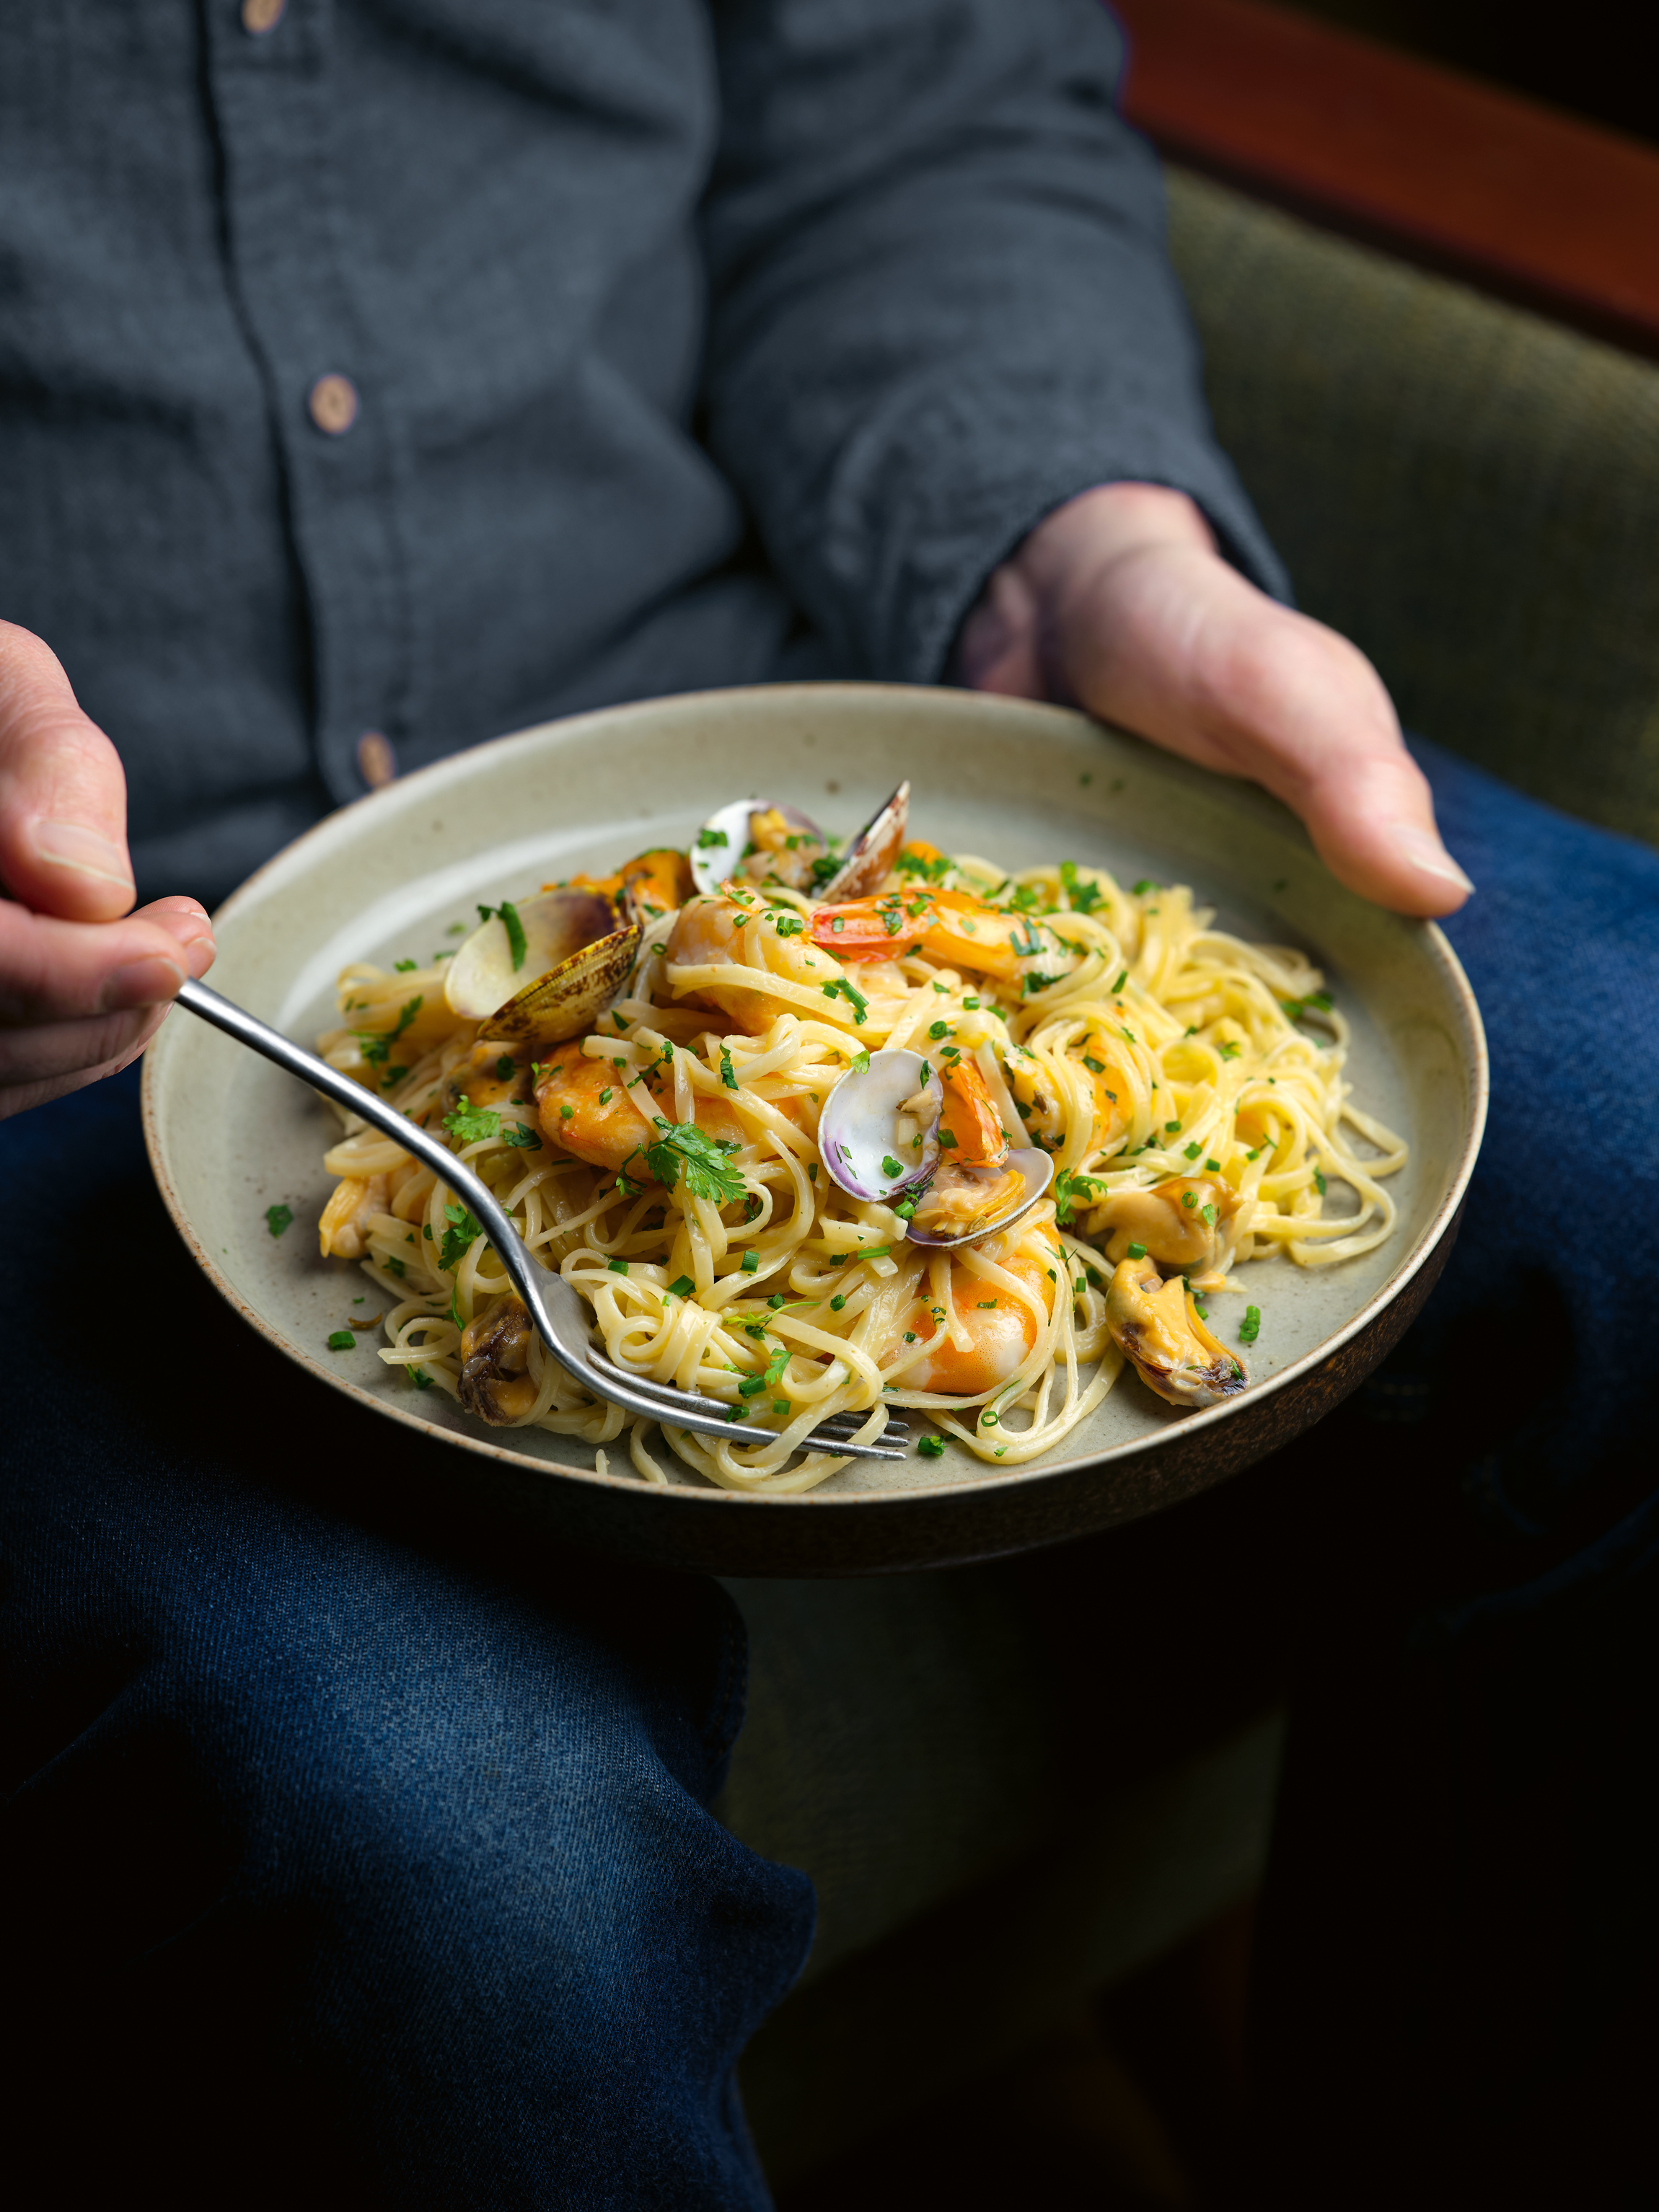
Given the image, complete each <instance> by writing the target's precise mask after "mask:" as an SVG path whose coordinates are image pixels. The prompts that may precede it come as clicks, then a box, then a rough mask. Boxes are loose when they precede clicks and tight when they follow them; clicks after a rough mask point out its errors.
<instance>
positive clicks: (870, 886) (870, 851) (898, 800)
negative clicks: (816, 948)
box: [814, 781, 910, 900]
mask: <svg viewBox="0 0 1659 2212" xmlns="http://www.w3.org/2000/svg"><path fill="white" fill-rule="evenodd" d="M909 821H910V786H909V784H908V781H907V782H904V783H902V784H900V786H899V787H898V789H897V790H896V792H895V793H893V795H892V797H891V798H890V799H889V800H888V802H887V804H886V805H884V807H883V808H882V809H881V810H880V811H879V812H878V813H876V814H873V815H872V817H871V818H870V819H869V821H867V822H866V823H865V825H864V827H863V829H860V831H859V834H858V836H856V837H854V840H853V842H852V843H851V844H850V845H849V846H848V848H847V850H846V852H845V854H843V855H842V863H841V866H839V867H838V868H837V869H836V872H835V874H834V875H833V876H831V877H830V878H829V881H828V883H825V884H820V885H819V886H818V888H817V891H816V892H815V893H814V896H815V897H817V898H821V899H826V900H829V899H843V900H844V899H855V898H865V897H867V896H869V894H870V893H871V892H872V891H873V890H875V889H876V887H877V886H878V884H881V883H882V882H883V881H884V879H885V878H887V877H888V876H890V874H891V873H892V872H893V864H894V863H895V861H896V860H897V859H898V856H899V850H900V848H901V847H902V845H903V843H904V836H905V831H906V830H907V829H908V826H909Z"/></svg>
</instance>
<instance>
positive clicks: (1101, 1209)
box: [1090, 1176, 1241, 1279]
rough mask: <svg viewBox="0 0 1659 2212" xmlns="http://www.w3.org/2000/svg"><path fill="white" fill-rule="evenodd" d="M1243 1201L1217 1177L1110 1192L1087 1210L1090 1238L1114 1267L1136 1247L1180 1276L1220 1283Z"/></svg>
mask: <svg viewBox="0 0 1659 2212" xmlns="http://www.w3.org/2000/svg"><path fill="white" fill-rule="evenodd" d="M1240 1205H1241V1200H1240V1198H1239V1194H1238V1193H1237V1191H1236V1190H1235V1189H1234V1188H1233V1186H1232V1185H1231V1183H1230V1182H1227V1181H1226V1179H1225V1177H1224V1176H1169V1177H1168V1178H1167V1179H1166V1180H1165V1181H1164V1182H1158V1183H1153V1184H1152V1187H1151V1188H1149V1189H1148V1188H1136V1189H1129V1190H1117V1191H1114V1192H1113V1193H1112V1194H1111V1196H1110V1197H1109V1198H1106V1199H1103V1200H1101V1201H1100V1202H1099V1203H1098V1204H1097V1205H1096V1206H1094V1207H1093V1209H1092V1210H1091V1215H1090V1233H1091V1236H1095V1237H1104V1238H1105V1239H1106V1256H1107V1258H1108V1259H1109V1260H1110V1261H1113V1262H1114V1263H1116V1262H1117V1261H1121V1260H1124V1259H1127V1256H1128V1253H1129V1249H1130V1247H1131V1245H1134V1244H1138V1245H1139V1246H1140V1248H1141V1249H1142V1250H1143V1251H1144V1252H1145V1253H1146V1256H1147V1258H1148V1259H1149V1260H1152V1261H1155V1262H1157V1263H1158V1265H1159V1266H1161V1267H1173V1268H1174V1269H1176V1272H1177V1273H1180V1274H1183V1275H1200V1274H1201V1275H1204V1276H1206V1277H1209V1278H1212V1279H1213V1278H1218V1277H1220V1276H1222V1275H1225V1273H1226V1272H1227V1269H1228V1267H1230V1266H1231V1262H1232V1256H1233V1248H1234V1246H1235V1245H1236V1244H1237V1241H1238V1230H1239V1221H1240V1212H1239V1209H1240Z"/></svg>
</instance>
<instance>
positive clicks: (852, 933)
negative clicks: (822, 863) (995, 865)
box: [812, 890, 1079, 982]
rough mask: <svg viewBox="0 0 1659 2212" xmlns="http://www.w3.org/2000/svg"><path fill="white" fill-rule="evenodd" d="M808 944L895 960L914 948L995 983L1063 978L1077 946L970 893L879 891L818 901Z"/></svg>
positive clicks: (846, 955)
mask: <svg viewBox="0 0 1659 2212" xmlns="http://www.w3.org/2000/svg"><path fill="white" fill-rule="evenodd" d="M812 942H813V943H814V944H815V945H820V946H822V947H823V950H824V951H835V952H836V953H838V954H839V955H840V956H841V957H842V959H843V960H896V959H899V958H902V957H903V955H904V954H906V953H908V952H916V951H921V952H926V953H927V954H929V955H930V956H931V957H933V958H934V959H936V960H942V961H947V962H948V963H950V965H951V967H953V968H965V969H968V970H969V973H970V974H972V975H990V976H993V977H994V978H995V979H996V980H997V981H1000V982H1007V981H1018V978H1019V977H1021V976H1022V975H1030V974H1034V973H1039V972H1040V973H1042V974H1043V975H1046V976H1047V977H1048V979H1049V980H1050V981H1052V980H1053V979H1054V977H1056V976H1058V975H1068V974H1069V973H1070V972H1071V970H1072V969H1073V968H1074V967H1075V966H1076V965H1077V962H1078V957H1079V951H1078V948H1077V947H1076V946H1075V945H1072V944H1071V943H1070V942H1069V941H1068V940H1067V939H1066V938H1064V937H1062V936H1061V935H1060V933H1059V932H1058V931H1057V930H1054V929H1051V928H1049V927H1048V924H1047V923H1046V922H1041V921H1036V920H1034V919H1033V917H1032V916H1031V915H1024V914H1005V913H1004V912H1003V910H1002V908H1000V907H994V906H987V904H986V902H985V901H984V900H983V899H979V898H975V896H974V895H973V893H972V892H971V891H936V890H921V891H917V892H915V895H914V896H913V895H912V894H911V893H910V892H908V891H902V890H893V891H883V892H882V893H881V894H880V896H878V897H876V898H862V899H850V900H848V902H847V903H846V904H845V905H841V906H821V907H819V908H817V910H816V911H815V912H814V914H813V915H812Z"/></svg>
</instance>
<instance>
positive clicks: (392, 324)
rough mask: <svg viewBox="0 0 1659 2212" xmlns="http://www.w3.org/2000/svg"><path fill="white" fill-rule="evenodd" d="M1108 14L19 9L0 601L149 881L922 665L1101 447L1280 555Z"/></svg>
mask: <svg viewBox="0 0 1659 2212" xmlns="http://www.w3.org/2000/svg"><path fill="white" fill-rule="evenodd" d="M1120 61H1121V40H1120V37H1119V33H1117V31H1116V29H1115V26H1114V25H1113V23H1112V22H1111V21H1110V19H1109V16H1107V15H1105V14H1104V13H1103V10H1102V9H1100V8H1099V7H1098V6H1097V4H1096V0H715V4H713V5H710V4H706V0H399V4H398V6H396V7H395V8H394V7H391V6H387V5H385V4H380V5H376V4H371V0H286V4H283V0H53V4H52V5H51V6H50V7H35V6H20V7H14V8H10V9H6V10H4V11H3V14H0V616H3V617H5V618H6V619H8V620H9V621H12V622H15V623H22V624H23V625H25V626H26V627H27V628H28V629H33V630H34V631H36V632H38V633H39V634H40V635H42V636H43V637H45V638H46V641H47V642H48V643H49V644H51V645H52V647H54V648H55V650H56V651H57V652H58V655H59V656H60V658H61V659H63V661H64V665H65V666H66V668H67V670H68V672H69V675H70V680H71V682H72V683H73V684H74V685H75V687H76V692H77V695H78V696H79V697H80V699H81V701H82V705H83V706H84V707H85V708H87V710H88V713H89V714H92V715H93V716H94V719H95V720H98V721H99V722H100V723H101V725H102V726H104V727H105V728H106V730H107V731H108V732H109V733H110V735H111V736H112V738H113V739H114V740H115V742H116V744H117V745H118V747H119V749H120V751H121V754H122V757H123V758H124V760H125V763H126V768H127V773H128V778H129V783H130V787H131V828H132V834H133V840H134V849H135V858H136V860H137V866H138V870H139V877H140V887H141V894H142V895H143V896H151V895H153V894H155V893H156V892H159V891H162V890H191V891H194V892H196V893H197V895H198V896H205V897H208V898H210V899H215V898H217V897H219V896H222V894H223V893H224V892H225V891H226V890H228V889H229V888H230V886H231V885H232V884H234V883H235V882H236V881H237V880H239V878H240V877H241V876H242V875H243V874H245V873H246V872H247V870H248V869H249V868H251V867H252V866H254V865H255V864H256V863H257V862H258V860H261V859H262V858H263V857H264V855H265V854H268V853H270V851H272V850H273V849H275V848H276V847H277V846H278V845H280V844H282V843H283V842H285V841H286V840H287V839H288V838H289V837H291V836H294V835H295V834H296V833H297V832H298V831H300V830H301V829H303V828H305V827H306V826H307V824H308V823H310V822H312V821H313V820H314V819H316V818H317V817H318V816H319V814H320V813H322V812H323V811H326V810H327V809H328V808H329V807H330V806H331V805H337V804H338V803H340V802H341V801H343V800H345V799H350V798H353V797H356V796H357V795H358V794H360V793H361V792H362V790H363V789H364V787H365V775H366V773H367V774H368V775H369V777H370V779H371V780H373V779H374V775H375V774H376V773H377V770H378V771H379V772H382V773H383V772H384V767H385V764H386V763H388V762H391V761H395V763H396V764H397V765H398V767H399V768H400V769H404V768H409V767H411V766H415V765H417V764H419V763H422V762H426V761H429V760H432V759H434V758H435V757H438V756H439V755H441V754H443V753H445V752H448V751H451V750H454V749H455V748H456V747H458V746H462V745H465V744H471V743H475V742H477V740H478V739H480V738H487V737H490V736H493V735H495V734H498V733H499V732H502V731H504V730H507V729H511V728H513V727H515V726H521V725H523V724H526V723H528V722H531V721H534V720H538V719H541V718H543V717H545V716H547V715H550V714H556V713H559V712H562V711H566V710H569V709H573V708H580V707H583V706H590V705H593V704H597V703H599V702H604V701H607V700H611V699H616V698H622V697H627V696H643V695H645V694H648V693H652V692H659V691H667V690H683V689H689V688H695V687H699V686H703V685H708V684H723V683H744V682H750V681H756V680H761V679H764V678H769V677H772V676H775V675H778V674H787V673H792V672H797V673H821V674H837V675H852V676H870V677H877V678H890V679H896V680H910V681H921V682H929V681H935V680H937V679H938V678H939V674H940V672H941V670H942V668H943V665H944V664H945V657H946V655H947V653H948V651H949V647H950V644H951V638H952V636H953V634H954V632H955V630H956V629H957V625H958V624H959V623H960V622H961V619H962V617H963V613H964V612H965V611H966V610H967V608H968V607H969V605H971V604H972V601H973V599H974V597H975V593H976V592H977V591H978V589H979V587H980V586H981V583H982V581H983V580H984V578H985V576H986V574H987V572H988V571H989V569H990V568H992V567H994V564H995V563H996V562H997V561H998V560H999V559H1000V558H1001V557H1002V556H1004V555H1005V554H1006V552H1007V551H1008V550H1010V549H1011V548H1012V546H1013V545H1014V544H1016V543H1017V542H1018V539H1019V538H1020V537H1021V536H1022V535H1023V534H1024V532H1026V531H1027V530H1028V529H1029V528H1030V526H1031V525H1032V523H1033V522H1034V521H1035V520H1037V519H1038V518H1039V517H1040V516H1041V515H1042V513H1044V512H1045V511H1047V510H1048V509H1049V508H1051V507H1054V505H1056V504H1057V503H1058V502H1059V501H1061V500H1064V499H1066V498H1067V497H1069V496H1070V495H1073V494H1074V493H1076V492H1078V491H1080V490H1082V489H1085V488H1086V487H1088V486H1089V485H1091V484H1092V483H1100V482H1103V481H1109V480H1111V479H1113V478H1121V477H1133V478H1139V479H1144V480H1151V481H1155V482H1161V483H1171V484H1175V485H1177V486H1180V487H1182V488H1183V489H1186V490H1188V492H1190V493H1191V494H1192V495H1194V497H1195V498H1196V499H1197V500H1198V501H1200V505H1201V506H1202V507H1204V508H1205V510H1206V513H1208V514H1209V516H1210V518H1211V520H1212V523H1213V524H1214V526H1215V527H1216V529H1217V530H1218V533H1219V535H1220V537H1221V538H1222V541H1223V543H1224V545H1225V547H1226V549H1227V550H1228V551H1229V552H1230V554H1231V556H1232V557H1233V558H1235V559H1237V560H1238V561H1239V562H1241V564H1242V565H1243V566H1244V567H1246V568H1248V569H1249V571H1250V573H1252V574H1255V575H1256V576H1257V577H1258V579H1259V580H1262V581H1264V582H1266V583H1267V584H1268V585H1269V586H1274V585H1275V584H1276V582H1277V570H1276V568H1275V566H1274V562H1273V555H1272V553H1271V551H1270V550H1269V549H1268V548H1267V546H1266V544H1264V542H1263V540H1262V538H1261V532H1260V529H1259V526H1257V524H1256V522H1255V519H1254V517H1253V515H1252V514H1251V512H1250V509H1249V505H1248V503H1247V501H1245V499H1244V497H1243V494H1242V492H1241V490H1240V489H1239V487H1238V485H1237V482H1236V481H1235V479H1234V477H1233V476H1232V473H1231V470H1230V469H1229V467H1228V465H1227V464H1226V463H1225V460H1224V459H1222V457H1221V456H1220V455H1219V454H1218V453H1217V451H1216V449H1215V447H1214V446H1213V444H1212V441H1211V438H1210V435H1209V430H1208V426H1207V422H1206V416H1205V412H1204V408H1203V403H1202V399H1201V397H1200V388H1199V380H1198V370H1197V363H1196V358H1195V354H1194V345H1193V342H1192V339H1191V337H1190V334H1189V331H1188V325H1187V323H1186V320H1185V317H1184V313H1183V311H1182V305H1181V302H1180V299H1179V295H1178V294H1177V292H1176V287H1175V284H1174V281H1173V279H1172V277H1171V276H1170V272H1169V270H1168V268H1167V266H1166V264H1165V262H1164V258H1163V252H1162V210H1161V201H1160V194H1159V187H1158V176H1157V172H1156V166H1155V164H1154V162H1153V161H1152V158H1151V156H1150V155H1149V154H1148V153H1147V151H1146V149H1145V148H1144V147H1143V146H1142V145H1141V144H1140V143H1139V142H1138V141H1137V140H1136V139H1135V138H1134V137H1133V134H1132V133H1130V132H1129V131H1127V130H1126V129H1125V127H1124V126H1123V125H1122V124H1121V122H1120V120H1119V118H1118V117H1117V115H1116V113H1115V109H1114V106H1113V96H1114V92H1115V82H1116V76H1117V70H1118V68H1119V64H1120ZM365 732H378V733H380V737H381V738H384V739H385V740H386V741H387V744H380V742H379V740H378V739H374V740H371V742H370V744H368V745H367V746H366V745H365V744H363V742H362V741H363V738H364V735H365ZM388 745H389V749H390V750H387V746H388Z"/></svg>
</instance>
